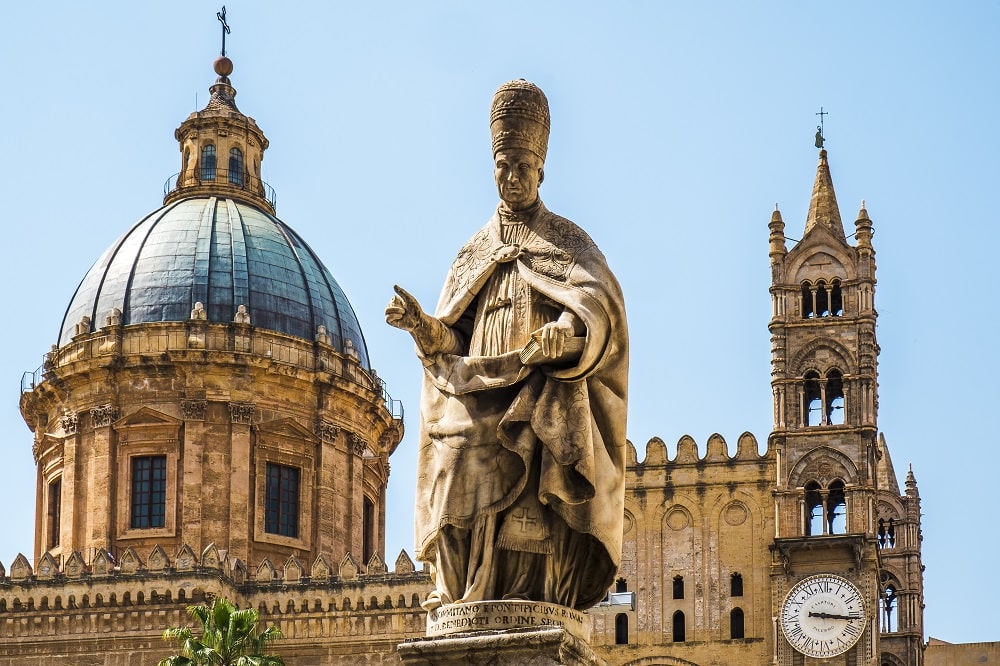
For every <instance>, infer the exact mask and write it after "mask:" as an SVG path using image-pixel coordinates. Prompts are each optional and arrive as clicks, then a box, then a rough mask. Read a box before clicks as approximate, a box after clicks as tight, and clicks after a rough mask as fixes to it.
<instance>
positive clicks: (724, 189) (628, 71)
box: [0, 0, 1000, 642]
mask: <svg viewBox="0 0 1000 666" xmlns="http://www.w3.org/2000/svg"><path fill="white" fill-rule="evenodd" d="M36 7H37V6H29V3H15V4H13V5H12V6H9V7H6V8H5V10H4V20H3V22H2V27H0V31H2V38H0V55H2V62H3V67H2V68H0V71H2V73H0V77H2V82H3V96H4V102H3V103H2V104H0V136H2V142H0V146H2V148H3V155H4V160H3V161H2V163H0V183H2V184H3V185H2V188H3V189H2V191H3V193H4V196H3V206H4V216H5V218H6V222H5V224H4V233H5V234H6V235H7V241H6V248H5V250H4V252H5V256H4V260H3V262H2V268H0V270H2V271H3V273H2V275H3V279H4V282H5V284H6V285H7V287H6V289H5V295H4V312H5V315H6V323H5V325H4V326H3V329H2V333H0V341H2V345H3V350H4V353H3V355H2V357H0V364H2V367H0V377H3V378H6V379H5V380H4V381H6V386H7V389H6V390H5V391H3V392H0V396H6V397H5V398H3V399H2V400H0V437H2V440H0V441H2V444H0V446H2V447H3V460H4V462H3V464H2V465H0V505H2V506H3V507H4V512H3V519H2V521H0V525H2V527H0V561H2V562H3V563H4V564H6V565H7V566H8V567H9V565H10V562H11V561H12V560H13V559H14V556H15V555H16V554H17V552H19V551H23V552H24V553H25V554H27V555H28V556H29V557H30V556H31V550H32V545H31V544H32V537H31V533H32V519H33V504H34V479H35V471H34V462H33V460H32V456H31V442H32V436H31V433H30V432H29V430H28V429H27V428H26V427H25V425H24V422H23V420H22V419H21V417H20V415H19V413H18V407H17V399H18V384H19V379H20V376H21V373H22V372H23V371H25V370H31V369H34V368H36V367H37V366H38V365H39V364H40V362H41V357H42V354H43V353H44V352H45V351H46V350H47V349H48V348H49V346H50V345H51V344H52V343H54V342H55V341H56V336H57V334H58V329H59V324H60V322H61V319H62V316H63V311H64V309H65V307H66V304H67V303H68V302H69V299H70V297H71V296H72V294H73V291H74V289H75V288H76V285H77V283H78V282H79V280H80V279H81V278H82V277H83V275H84V274H85V273H86V271H87V269H88V268H89V267H90V265H91V263H92V262H93V261H94V260H95V259H96V258H97V257H98V256H99V254H100V253H101V252H102V251H103V250H104V249H105V248H106V247H107V246H108V245H109V244H110V243H111V242H112V241H113V240H114V239H115V238H116V237H117V236H118V235H120V234H121V233H122V232H123V231H124V230H125V229H126V228H128V227H129V226H130V225H131V224H132V223H133V222H134V221H136V220H137V219H139V218H140V217H141V216H143V215H144V214H145V213H147V212H149V211H151V210H153V209H155V208H157V207H159V206H160V202H161V197H162V184H163V182H164V180H166V178H167V177H168V176H170V175H171V174H173V173H176V172H177V171H178V170H179V168H180V154H179V152H178V148H177V144H176V142H175V141H174V138H173V130H174V128H176V127H177V126H178V124H179V123H180V122H181V121H182V120H183V119H184V118H185V117H186V116H187V114H188V113H189V112H191V111H192V110H193V109H194V108H195V106H196V99H197V104H198V106H199V107H200V106H203V105H204V104H205V102H206V100H207V90H208V86H209V85H211V83H212V82H213V80H214V74H213V73H212V70H211V63H212V60H213V59H214V58H215V56H216V55H217V52H218V49H219V26H218V23H217V22H216V21H215V12H216V11H217V10H218V7H217V6H215V5H212V4H210V3H206V2H203V1H197V2H196V1H194V0H177V1H175V2H170V3H166V2H155V3H154V2H150V3H123V2H104V3H78V2H67V1H55V2H48V3H45V5H44V6H43V8H42V9H38V8H36ZM227 8H228V16H229V20H230V23H231V25H232V27H233V32H232V34H231V36H230V37H229V40H228V44H227V45H228V49H229V54H230V56H231V57H232V58H233V60H234V61H235V64H236V68H235V72H234V74H233V76H232V80H233V83H234V85H235V87H236V88H237V90H238V91H239V96H238V98H237V103H238V104H239V106H240V108H241V109H242V110H243V111H244V112H245V113H247V114H249V115H252V116H253V117H254V118H256V120H257V121H258V123H259V124H260V126H261V128H262V129H263V130H264V131H265V133H266V134H267V136H268V137H269V139H270V141H271V148H270V150H269V151H268V152H267V154H266V157H265V160H264V164H263V168H264V177H265V179H266V180H267V181H268V182H270V183H271V184H272V185H273V186H274V187H275V188H276V190H277V192H278V215H279V216H280V217H281V218H282V219H283V220H285V221H286V222H287V223H289V224H290V225H291V226H292V227H294V228H295V229H296V230H297V231H298V232H299V233H301V234H302V235H303V237H305V238H306V239H307V240H308V241H309V242H310V244H311V245H312V246H313V248H314V249H315V250H316V251H317V252H318V254H319V255H320V256H321V257H322V258H323V259H324V261H325V262H326V264H327V266H328V267H329V268H330V270H331V271H332V272H333V274H334V275H335V276H336V278H337V279H338V281H339V282H340V284H341V286H342V287H343V288H344V290H345V291H346V293H347V294H348V296H349V297H350V298H351V301H352V303H353V305H354V307H355V310H356V311H357V313H358V316H359V318H360V320H361V323H362V326H364V327H365V333H366V339H367V342H368V346H369V351H370V354H371V357H372V359H373V364H374V365H375V367H376V368H377V369H378V371H379V373H380V374H381V375H382V377H383V378H385V379H386V380H387V382H388V387H389V390H390V391H391V392H392V393H393V395H394V397H396V398H399V399H401V400H403V401H404V403H405V405H406V407H407V408H408V410H409V414H410V415H411V418H410V420H409V428H410V433H409V434H408V435H407V437H406V439H405V440H404V442H403V444H402V445H401V446H400V448H399V450H398V451H397V453H396V454H395V455H394V457H393V459H392V469H393V472H392V476H391V478H390V509H389V539H388V543H387V551H388V558H389V560H390V561H392V560H393V559H394V558H395V556H396V554H397V553H398V552H399V550H400V549H401V548H406V549H407V550H408V551H411V552H412V535H411V505H412V488H413V478H412V477H413V461H414V437H413V436H414V433H415V431H416V421H415V415H416V411H417V394H418V381H419V375H420V369H419V365H418V364H417V361H416V360H415V359H414V358H413V355H412V348H411V345H410V343H409V341H408V339H407V337H406V336H405V335H404V334H402V333H400V332H399V331H396V330H394V329H390V328H388V327H387V326H386V325H385V324H384V323H383V320H382V309H383V307H384V306H385V303H386V301H387V300H388V298H389V296H390V295H391V293H392V285H393V283H399V284H402V285H404V286H405V287H406V288H407V289H409V290H410V291H411V292H412V293H414V294H415V295H416V296H417V297H418V298H420V299H421V300H422V301H423V302H424V303H425V304H427V306H428V307H430V306H431V305H432V304H433V303H434V302H435V300H436V298H437V292H438V289H439V288H440V284H441V281H442V278H443V275H444V271H445V270H446V267H447V266H448V264H449V263H450V261H451V258H452V257H453V255H454V253H455V251H456V250H457V248H458V247H459V246H460V245H461V244H462V242H463V241H464V240H465V239H466V238H467V237H468V236H469V235H470V234H471V233H472V231H474V230H475V229H476V228H478V227H479V226H480V225H481V224H482V223H483V222H484V221H485V220H486V218H487V217H488V215H489V214H490V212H491V210H492V208H493V206H494V205H495V202H496V193H495V191H494V188H493V184H492V170H491V161H490V157H491V156H490V148H489V133H488V125H487V117H488V109H489V103H490V98H491V95H492V93H493V91H494V90H495V88H496V87H497V86H498V85H499V84H500V83H503V82H504V81H507V80H509V79H512V78H518V77H524V78H526V79H529V80H531V81H534V82H536V83H538V84H539V85H540V86H541V87H542V88H543V90H545V92H546V93H547V94H548V97H549V100H550V103H551V107H552V118H553V122H552V137H551V141H550V148H549V160H548V163H547V165H546V167H547V168H546V180H545V183H544V185H543V186H542V196H543V198H544V199H545V201H546V203H547V204H548V205H549V207H550V208H552V209H553V210H555V211H557V212H559V213H561V214H563V215H565V216H567V217H569V218H571V219H573V220H575V221H576V222H577V223H579V224H580V225H581V226H583V227H584V228H586V229H587V230H588V231H589V232H590V233H591V235H592V236H593V237H594V238H595V240H597V242H598V244H599V245H600V246H601V248H602V249H603V250H604V252H605V254H606V255H607V256H608V259H609V262H610V263H611V265H612V267H613V269H614V270H615V271H616V273H617V274H618V276H619V278H620V280H621V282H622V286H623V289H624V291H625V295H626V302H627V305H628V309H629V320H630V330H631V336H632V371H631V391H630V398H631V400H630V407H629V428H628V430H629V438H630V439H631V440H632V442H634V443H635V444H636V446H637V448H638V449H639V450H640V455H641V452H642V451H643V450H644V449H645V443H646V441H647V440H648V439H649V438H651V437H653V436H659V437H661V438H662V439H663V440H664V441H666V442H667V443H668V446H669V448H670V449H671V452H672V451H673V450H674V448H675V446H674V443H675V442H676V441H677V440H678V438H679V437H680V436H681V435H683V434H685V433H687V434H690V435H692V436H693V437H694V438H695V440H696V441H698V442H699V444H700V446H701V447H702V450H704V446H705V442H706V441H707V439H708V436H709V435H710V434H711V433H713V432H719V433H720V434H722V435H723V436H724V437H725V438H726V440H727V441H728V442H729V443H730V446H731V447H734V446H735V442H736V439H737V437H738V436H739V435H740V433H742V432H743V431H747V430H749V431H751V432H753V433H754V434H755V435H756V437H757V439H758V441H760V442H761V443H763V442H765V441H766V438H767V434H768V432H769V431H770V429H771V425H772V424H771V398H770V396H771V389H770V386H769V381H770V347H769V341H768V332H767V321H768V318H769V317H770V298H769V295H768V286H769V279H770V277H769V269H768V256H767V247H768V246H767V236H768V229H767V223H768V220H769V219H770V215H771V211H772V210H773V209H774V204H775V202H777V203H778V204H779V205H780V207H781V210H782V214H783V216H784V219H785V222H786V233H787V234H788V235H789V236H791V237H793V238H798V237H800V235H801V231H802V228H803V226H804V222H805V217H806V209H807V206H808V203H809V194H810V188H811V186H812V182H813V178H814V175H815V168H816V149H815V148H814V147H813V133H814V131H815V126H816V124H817V117H816V116H815V113H816V112H817V111H818V110H819V108H820V106H822V107H824V108H825V109H826V110H827V111H829V112H830V115H829V116H827V119H826V131H827V137H828V143H827V148H828V149H829V154H830V163H831V168H832V172H833V178H834V184H835V186H836V191H837V196H838V199H839V201H840V205H841V209H842V213H843V216H844V219H845V221H846V222H847V225H848V229H847V232H848V233H851V232H852V231H853V227H852V225H851V221H852V220H853V219H854V216H855V214H856V213H857V210H858V208H859V206H860V202H861V199H865V200H866V201H867V208H868V211H869V213H870V215H871V217H872V219H873V220H874V225H875V230H876V231H875V238H874V243H875V248H876V251H877V253H878V256H877V260H878V278H879V282H878V288H877V293H876V307H877V309H878V312H879V327H878V340H879V343H880V345H881V351H882V353H881V357H880V366H879V367H880V411H879V425H880V428H881V429H882V430H883V431H884V433H885V435H886V438H887V441H888V444H889V448H890V451H891V453H892V457H893V461H894V463H895V465H896V470H897V472H898V473H899V474H900V476H901V477H902V476H903V475H905V471H906V468H907V464H908V463H912V464H913V469H914V473H915V474H916V477H917V480H918V482H919V487H920V492H921V496H922V498H923V510H924V524H923V534H924V542H923V543H924V563H925V564H926V567H927V570H926V603H927V609H926V615H925V620H926V634H927V635H928V636H935V637H938V638H941V639H944V640H948V641H952V642H965V641H987V640H1000V629H998V628H997V624H996V609H995V607H994V603H993V601H992V600H993V599H995V598H996V597H997V595H998V594H1000V582H998V581H1000V578H998V577H997V575H996V557H997V552H1000V537H998V536H997V535H998V532H997V530H996V529H995V524H996V522H997V518H996V515H995V513H994V512H992V511H991V509H992V508H993V507H995V506H996V500H995V498H994V497H992V495H991V494H988V493H990V492H991V491H992V490H993V489H994V488H995V486H996V481H995V473H994V467H995V462H996V455H997V454H996V449H997V444H998V438H997V436H996V432H997V429H996V418H997V412H996V409H997V408H996V399H995V398H996V396H995V393H996V386H995V382H994V379H995V378H996V377H997V376H998V374H1000V368H998V365H1000V364H998V352H997V347H996V340H997V332H996V331H997V328H996V325H997V316H996V310H997V306H996V301H997V298H998V297H997V295H996V292H997V290H996V289H994V286H995V285H996V283H997V278H996V275H995V268H996V265H997V258H996V252H997V247H998V246H1000V243H998V232H997V216H996V203H995V202H996V192H997V184H996V181H997V176H998V168H997V159H996V157H995V155H994V154H993V153H991V152H990V151H991V148H990V146H991V145H993V144H995V139H994V137H993V135H994V133H995V129H994V126H995V124H996V121H995V116H996V109H997V108H998V106H1000V100H998V91H1000V85H998V84H1000V81H998V75H997V71H998V65H1000V39H997V34H998V29H1000V20H998V19H1000V5H998V4H997V3H995V2H965V3H951V4H946V3H941V2H878V3H873V2H864V3H862V2H844V3H829V2H827V3H820V2H802V1H794V2H792V1H790V2H784V3H773V2H753V3H749V2H726V3H717V2H711V3H710V2H705V3H668V2H659V1H648V2H639V1H636V0H631V1H625V0H623V1H621V2H603V3H594V2H582V1H574V2H568V1H567V2H555V1H552V2H533V1H511V2H504V3H483V2H466V1H460V0H456V1H454V2H398V3H386V2H364V3H361V2H358V3H314V4H313V5H311V6H298V5H297V4H295V3H276V2H263V1H260V2H250V1H243V0H233V1H230V2H228V5H227ZM512 26H517V28H514V27H512ZM990 405H993V407H990ZM900 481H902V478H901V479H900Z"/></svg>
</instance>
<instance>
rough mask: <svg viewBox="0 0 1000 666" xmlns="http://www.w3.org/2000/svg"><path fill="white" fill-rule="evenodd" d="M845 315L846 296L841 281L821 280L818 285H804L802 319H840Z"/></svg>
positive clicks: (807, 283)
mask: <svg viewBox="0 0 1000 666" xmlns="http://www.w3.org/2000/svg"><path fill="white" fill-rule="evenodd" d="M843 314H844V296H843V293H842V291H841V288H840V280H837V279H835V280H833V281H832V282H829V283H828V282H827V281H826V280H819V281H817V282H816V284H815V285H814V284H812V283H810V282H808V281H807V282H803V283H802V318H803V319H813V318H814V317H840V316H842V315H843Z"/></svg>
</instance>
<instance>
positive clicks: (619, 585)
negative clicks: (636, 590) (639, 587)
mask: <svg viewBox="0 0 1000 666" xmlns="http://www.w3.org/2000/svg"><path fill="white" fill-rule="evenodd" d="M615 592H628V581H627V580H625V579H624V578H619V579H618V580H616V581H615Z"/></svg>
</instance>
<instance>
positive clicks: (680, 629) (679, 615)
mask: <svg viewBox="0 0 1000 666" xmlns="http://www.w3.org/2000/svg"><path fill="white" fill-rule="evenodd" d="M671 624H672V627H673V633H674V643H683V642H684V641H685V640H686V639H687V636H686V635H685V631H684V612H683V611H676V612H675V613H674V617H673V622H672V623H671Z"/></svg>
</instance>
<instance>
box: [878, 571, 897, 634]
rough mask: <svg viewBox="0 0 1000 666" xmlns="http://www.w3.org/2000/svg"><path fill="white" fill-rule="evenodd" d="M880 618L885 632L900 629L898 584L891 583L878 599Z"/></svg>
mask: <svg viewBox="0 0 1000 666" xmlns="http://www.w3.org/2000/svg"><path fill="white" fill-rule="evenodd" d="M878 607H879V618H880V624H881V627H882V631H883V632H894V631H899V618H898V617H897V616H896V612H895V611H896V586H895V585H893V584H892V583H889V584H888V585H886V586H885V589H884V590H883V591H882V595H881V596H880V597H879V599H878Z"/></svg>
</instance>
